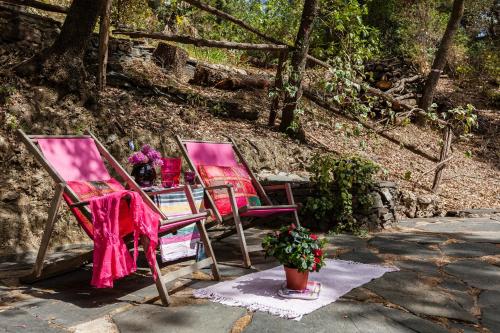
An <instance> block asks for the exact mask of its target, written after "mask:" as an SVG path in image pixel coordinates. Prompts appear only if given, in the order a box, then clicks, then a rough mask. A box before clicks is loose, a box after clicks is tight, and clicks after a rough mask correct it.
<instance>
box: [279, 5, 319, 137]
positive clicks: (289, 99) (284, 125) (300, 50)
mask: <svg viewBox="0 0 500 333" xmlns="http://www.w3.org/2000/svg"><path fill="white" fill-rule="evenodd" d="M317 13H318V0H305V2H304V9H303V10H302V19H301V22H300V27H299V31H298V33H297V38H296V39H295V49H294V50H293V51H292V60H291V66H292V70H291V73H290V77H289V79H288V85H289V86H290V87H289V88H288V89H286V92H285V100H284V106H283V111H282V112H283V113H282V116H281V124H280V130H281V131H283V132H284V131H286V130H287V129H288V128H289V127H290V126H291V125H292V123H293V122H294V121H295V110H296V109H297V104H298V101H299V99H300V97H301V96H302V76H303V75H304V69H305V67H306V60H307V52H308V51H309V43H310V37H311V32H312V28H313V23H314V19H315V18H316V15H317ZM292 87H293V88H294V89H293V88H292Z"/></svg>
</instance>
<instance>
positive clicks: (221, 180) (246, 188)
mask: <svg viewBox="0 0 500 333" xmlns="http://www.w3.org/2000/svg"><path fill="white" fill-rule="evenodd" d="M198 169H199V170H198V171H199V173H200V177H201V179H203V182H204V183H205V185H206V186H219V185H227V184H231V185H232V186H233V190H234V195H235V197H236V205H237V206H238V207H243V206H247V205H250V206H260V199H259V197H258V195H257V191H256V190H255V188H254V186H253V184H252V179H251V178H250V175H249V174H248V172H247V170H246V168H245V167H244V166H243V165H236V166H234V167H231V166H216V165H200V167H199V168H198ZM208 192H209V193H210V196H211V197H212V199H213V200H214V202H215V206H216V207H217V210H218V211H219V213H220V214H221V215H223V216H224V215H228V214H231V213H232V208H231V202H230V200H229V193H228V191H227V189H225V188H223V189H218V190H209V191H208Z"/></svg>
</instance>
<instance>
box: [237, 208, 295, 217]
mask: <svg viewBox="0 0 500 333" xmlns="http://www.w3.org/2000/svg"><path fill="white" fill-rule="evenodd" d="M296 210H297V209H296V208H292V207H284V208H279V207H277V208H265V209H255V210H249V211H247V212H244V213H242V214H240V215H241V216H252V217H266V216H271V215H276V214H285V213H292V212H294V211H296Z"/></svg>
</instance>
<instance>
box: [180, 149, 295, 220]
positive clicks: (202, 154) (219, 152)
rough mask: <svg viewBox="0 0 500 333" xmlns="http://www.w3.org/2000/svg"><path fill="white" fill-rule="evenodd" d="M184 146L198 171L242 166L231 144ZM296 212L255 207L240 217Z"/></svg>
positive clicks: (293, 208) (289, 208) (278, 208)
mask: <svg viewBox="0 0 500 333" xmlns="http://www.w3.org/2000/svg"><path fill="white" fill-rule="evenodd" d="M184 144H185V147H186V151H187V153H188V156H189V159H190V160H191V162H192V163H193V164H194V166H195V167H196V169H197V170H199V168H200V166H202V165H215V166H219V167H236V166H238V165H240V164H239V163H238V160H237V157H236V154H235V152H234V148H233V145H232V144H231V143H214V142H185V143H184ZM296 210H297V208H296V207H280V206H275V207H273V206H263V207H258V206H253V207H251V208H250V209H249V210H248V211H245V212H243V213H241V214H240V216H245V217H267V216H271V215H277V214H286V213H293V212H295V211H296Z"/></svg>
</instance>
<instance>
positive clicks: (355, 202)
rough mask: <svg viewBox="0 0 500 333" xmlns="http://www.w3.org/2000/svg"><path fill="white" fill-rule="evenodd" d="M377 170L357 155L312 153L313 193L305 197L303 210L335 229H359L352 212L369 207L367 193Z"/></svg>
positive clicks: (369, 201) (369, 199)
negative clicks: (335, 155) (338, 155)
mask: <svg viewBox="0 0 500 333" xmlns="http://www.w3.org/2000/svg"><path fill="white" fill-rule="evenodd" d="M379 169H380V168H379V166H378V165H376V164H375V163H373V162H372V161H370V160H367V159H365V158H362V157H359V156H347V157H340V158H336V157H334V156H332V155H316V156H315V157H313V160H312V164H311V166H310V167H309V171H310V172H311V173H312V178H311V180H312V181H313V183H314V184H315V186H316V188H317V192H316V194H315V195H314V196H312V197H309V198H308V199H307V201H306V204H305V211H306V212H308V213H311V214H312V215H313V216H314V218H315V219H317V220H318V222H319V221H321V220H326V221H327V222H328V223H329V224H332V228H333V229H335V230H336V231H351V232H354V233H359V232H361V231H362V226H361V225H360V224H359V223H358V221H357V220H356V218H355V217H354V215H355V213H356V212H362V211H363V210H366V209H368V208H369V207H370V206H371V204H372V199H371V196H370V192H371V189H372V187H373V185H374V175H375V173H376V172H377V171H378V170H379ZM334 223H335V225H333V224H334Z"/></svg>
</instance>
